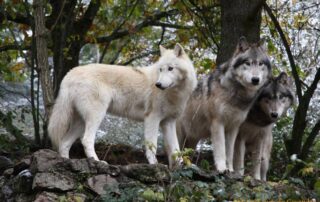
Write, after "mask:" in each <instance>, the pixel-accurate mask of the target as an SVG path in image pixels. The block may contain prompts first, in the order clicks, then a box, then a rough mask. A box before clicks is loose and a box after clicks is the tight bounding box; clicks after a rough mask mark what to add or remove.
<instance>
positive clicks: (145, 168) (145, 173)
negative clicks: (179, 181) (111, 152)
mask: <svg viewBox="0 0 320 202" xmlns="http://www.w3.org/2000/svg"><path fill="white" fill-rule="evenodd" d="M121 171H122V172H123V173H124V174H125V175H126V176H128V177H130V178H133V179H136V180H139V181H141V182H145V183H155V182H159V181H161V182H163V181H165V182H168V181H170V179H171V176H170V172H169V169H168V167H167V166H165V165H163V164H130V165H126V166H122V167H121Z"/></svg>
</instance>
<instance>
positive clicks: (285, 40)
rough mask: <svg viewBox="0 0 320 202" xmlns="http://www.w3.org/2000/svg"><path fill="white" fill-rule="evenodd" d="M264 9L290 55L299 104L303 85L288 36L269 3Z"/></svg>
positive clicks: (265, 4)
mask: <svg viewBox="0 0 320 202" xmlns="http://www.w3.org/2000/svg"><path fill="white" fill-rule="evenodd" d="M263 7H264V9H265V10H266V11H267V13H268V15H269V17H270V18H271V20H272V22H273V24H274V26H275V27H276V29H277V31H278V33H279V35H280V38H281V40H282V43H283V45H284V47H285V50H286V52H287V55H288V58H289V62H290V66H291V71H292V75H293V78H294V82H295V84H296V88H297V95H298V99H299V102H300V101H301V100H302V89H301V83H300V79H299V75H298V71H297V66H296V64H295V61H294V57H293V55H292V52H291V50H290V46H289V43H288V41H287V39H286V36H285V35H284V32H283V30H282V28H281V26H280V24H279V22H278V20H277V18H276V16H275V15H274V14H273V12H272V10H271V8H270V7H269V6H268V5H267V3H265V2H264V4H263Z"/></svg>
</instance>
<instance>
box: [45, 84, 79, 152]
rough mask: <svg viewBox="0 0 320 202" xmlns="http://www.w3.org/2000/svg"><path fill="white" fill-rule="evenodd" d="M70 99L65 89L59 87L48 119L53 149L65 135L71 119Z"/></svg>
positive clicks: (57, 146)
mask: <svg viewBox="0 0 320 202" xmlns="http://www.w3.org/2000/svg"><path fill="white" fill-rule="evenodd" d="M72 113H73V106H72V99H71V97H70V94H69V93H68V92H67V90H65V89H60V93H59V95H58V98H57V99H56V103H55V104H54V106H53V109H52V113H51V116H50V119H49V125H48V133H49V137H50V139H51V143H52V146H53V149H55V150H58V148H59V145H60V141H61V140H62V138H63V136H64V135H66V133H67V131H68V129H69V126H70V123H71V121H72Z"/></svg>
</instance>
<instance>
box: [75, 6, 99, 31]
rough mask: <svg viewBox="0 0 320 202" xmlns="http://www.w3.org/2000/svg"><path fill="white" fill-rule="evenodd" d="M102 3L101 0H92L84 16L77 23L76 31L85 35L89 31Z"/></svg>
mask: <svg viewBox="0 0 320 202" xmlns="http://www.w3.org/2000/svg"><path fill="white" fill-rule="evenodd" d="M100 5H101V1H100V0H94V1H91V2H90V4H89V6H88V8H87V10H86V12H85V13H84V15H83V17H82V18H81V19H80V20H79V21H77V22H76V23H75V28H76V32H78V33H80V34H79V35H84V34H85V33H86V32H87V31H88V29H89V28H90V26H91V25H92V22H93V19H94V18H95V16H96V14H97V12H98V10H99V8H100Z"/></svg>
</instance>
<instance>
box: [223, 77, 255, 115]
mask: <svg viewBox="0 0 320 202" xmlns="http://www.w3.org/2000/svg"><path fill="white" fill-rule="evenodd" d="M219 84H220V86H221V87H222V88H224V90H226V91H228V93H229V94H230V98H229V102H230V103H231V105H233V106H235V107H238V108H240V109H249V108H250V107H251V106H252V104H253V103H254V102H255V100H256V99H257V97H258V95H259V92H260V90H253V89H246V88H245V87H244V86H242V85H241V84H240V83H239V82H237V81H236V80H235V79H234V78H233V77H232V75H231V73H230V72H229V71H227V72H226V73H225V74H221V75H220V82H219Z"/></svg>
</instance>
